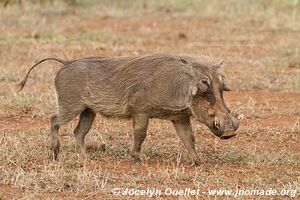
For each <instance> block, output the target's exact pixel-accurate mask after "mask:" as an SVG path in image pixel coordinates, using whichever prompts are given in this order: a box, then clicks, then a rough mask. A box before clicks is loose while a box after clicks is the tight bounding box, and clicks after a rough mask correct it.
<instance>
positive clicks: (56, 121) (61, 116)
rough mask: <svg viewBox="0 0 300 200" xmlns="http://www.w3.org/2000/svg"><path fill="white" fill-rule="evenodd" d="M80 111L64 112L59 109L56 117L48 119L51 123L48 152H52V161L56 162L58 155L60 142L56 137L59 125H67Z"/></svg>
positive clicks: (64, 110)
mask: <svg viewBox="0 0 300 200" xmlns="http://www.w3.org/2000/svg"><path fill="white" fill-rule="evenodd" d="M81 111H82V109H81V108H80V109H78V110H77V111H76V110H66V109H61V110H60V112H59V113H58V114H56V115H53V116H52V117H51V119H50V122H51V144H50V150H51V151H53V158H54V160H58V154H59V149H60V141H59V137H58V130H59V128H60V126H61V125H63V124H66V123H68V122H69V121H71V120H72V119H74V118H75V117H76V116H77V115H78V114H79V113H80V112H81Z"/></svg>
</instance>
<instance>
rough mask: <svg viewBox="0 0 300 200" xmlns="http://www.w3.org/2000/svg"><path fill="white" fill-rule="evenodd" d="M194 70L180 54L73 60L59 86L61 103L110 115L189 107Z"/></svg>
mask: <svg viewBox="0 0 300 200" xmlns="http://www.w3.org/2000/svg"><path fill="white" fill-rule="evenodd" d="M193 73H194V72H193V69H192V67H191V66H190V65H188V64H187V62H186V61H184V60H182V58H181V57H179V56H172V55H166V54H155V55H151V56H143V57H117V58H109V57H93V58H84V59H79V60H75V61H72V62H69V63H68V64H67V65H65V66H64V67H63V68H62V69H61V70H60V71H59V72H58V74H57V77H56V81H55V85H56V89H57V93H58V99H59V104H61V103H64V104H65V103H67V104H69V105H70V106H72V105H74V107H76V106H77V104H84V105H86V106H87V107H89V108H91V109H93V110H94V111H96V112H100V113H102V114H103V115H106V116H119V117H129V116H131V113H132V112H134V111H136V110H137V109H138V110H139V111H143V110H144V111H145V112H151V110H153V112H155V110H156V109H164V110H173V111H178V110H182V109H185V108H186V105H185V103H186V102H187V99H186V98H187V97H188V96H189V95H187V93H188V92H189V88H188V86H189V85H190V81H192V78H191V77H192V76H193ZM171 86H172V87H171ZM150 114H151V113H150Z"/></svg>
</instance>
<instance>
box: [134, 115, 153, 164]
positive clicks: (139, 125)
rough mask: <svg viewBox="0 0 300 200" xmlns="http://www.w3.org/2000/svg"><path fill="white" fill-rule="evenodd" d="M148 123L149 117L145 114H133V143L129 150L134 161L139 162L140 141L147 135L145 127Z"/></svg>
mask: <svg viewBox="0 0 300 200" xmlns="http://www.w3.org/2000/svg"><path fill="white" fill-rule="evenodd" d="M148 123H149V117H148V115H146V114H135V115H134V116H133V135H134V144H133V148H132V151H131V156H132V157H133V159H134V163H140V162H141V158H140V152H141V147H142V143H143V141H144V140H145V138H146V135H147V128H148Z"/></svg>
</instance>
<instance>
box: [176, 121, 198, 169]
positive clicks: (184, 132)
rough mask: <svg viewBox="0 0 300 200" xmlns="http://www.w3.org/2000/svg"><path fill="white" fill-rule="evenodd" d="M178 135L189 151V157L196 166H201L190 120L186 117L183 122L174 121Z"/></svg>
mask: <svg viewBox="0 0 300 200" xmlns="http://www.w3.org/2000/svg"><path fill="white" fill-rule="evenodd" d="M172 123H173V124H174V127H175V130H176V133H177V135H178V137H179V138H180V140H181V141H182V142H183V144H184V145H185V147H186V148H187V150H188V153H189V156H190V157H191V158H192V159H193V162H194V164H196V165H199V164H200V160H199V158H198V155H197V153H196V150H195V137H194V134H193V131H192V126H191V122H190V118H189V117H186V118H184V119H181V120H173V121H172Z"/></svg>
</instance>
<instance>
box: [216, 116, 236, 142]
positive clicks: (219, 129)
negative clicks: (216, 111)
mask: <svg viewBox="0 0 300 200" xmlns="http://www.w3.org/2000/svg"><path fill="white" fill-rule="evenodd" d="M238 127H239V120H238V119H237V118H236V117H235V116H233V115H232V114H229V115H228V117H226V118H225V117H215V119H214V122H213V129H212V132H213V133H214V134H215V135H216V136H218V137H220V138H221V139H224V140H226V139H229V138H232V137H234V136H236V132H235V131H236V130H237V129H238Z"/></svg>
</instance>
